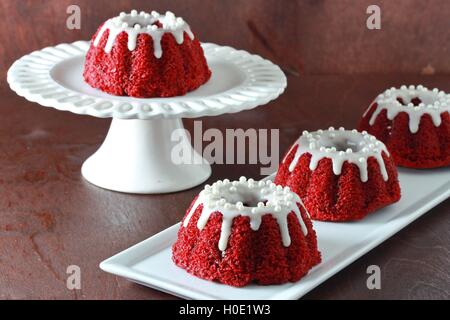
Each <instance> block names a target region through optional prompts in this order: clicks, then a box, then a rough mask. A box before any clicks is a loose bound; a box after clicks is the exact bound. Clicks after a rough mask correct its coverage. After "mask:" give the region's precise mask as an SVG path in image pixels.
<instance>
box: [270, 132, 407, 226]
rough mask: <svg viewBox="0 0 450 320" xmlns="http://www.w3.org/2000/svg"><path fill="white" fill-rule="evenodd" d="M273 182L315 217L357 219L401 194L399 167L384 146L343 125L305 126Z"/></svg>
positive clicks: (371, 137) (317, 218)
mask: <svg viewBox="0 0 450 320" xmlns="http://www.w3.org/2000/svg"><path fill="white" fill-rule="evenodd" d="M275 183H276V184H279V185H282V186H288V187H290V188H291V190H292V191H294V192H296V193H297V194H298V195H299V196H300V198H301V199H302V200H303V203H304V204H305V207H306V209H307V210H308V212H309V214H310V215H311V218H312V219H315V220H324V221H347V220H357V219H361V218H363V217H365V216H366V215H367V214H369V213H370V212H373V211H375V210H377V209H379V208H381V207H384V206H387V205H389V204H391V203H394V202H396V201H398V200H399V199H400V185H399V182H398V179H397V168H396V166H395V164H394V162H393V160H392V159H391V157H390V156H389V152H388V151H387V149H386V147H385V145H384V144H383V143H382V142H380V141H378V140H377V139H376V138H375V137H374V136H372V135H369V134H367V132H363V133H360V132H358V131H356V130H352V131H348V130H345V129H344V128H340V129H339V130H335V129H334V128H330V129H328V130H318V131H315V132H311V133H309V132H307V131H304V132H303V135H302V136H300V138H299V139H298V140H297V141H296V142H295V143H294V145H293V146H292V148H291V149H290V150H289V152H288V153H287V154H286V156H285V158H284V160H283V161H282V163H281V165H280V167H279V169H278V172H277V175H276V178H275Z"/></svg>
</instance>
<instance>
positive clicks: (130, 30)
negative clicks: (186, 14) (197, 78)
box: [94, 10, 194, 59]
mask: <svg viewBox="0 0 450 320" xmlns="http://www.w3.org/2000/svg"><path fill="white" fill-rule="evenodd" d="M155 23H160V24H161V27H160V28H158V26H157V25H155ZM106 30H109V35H108V40H107V42H106V45H105V48H104V50H105V52H106V53H109V52H111V50H112V48H113V45H114V42H115V40H116V37H117V36H118V35H119V34H120V33H121V32H126V33H127V35H128V50H130V51H133V50H134V49H136V42H137V37H138V35H140V34H143V33H146V34H148V35H149V36H150V37H151V38H152V39H153V53H154V55H155V57H156V58H158V59H159V58H161V57H162V54H163V50H162V48H161V39H162V37H163V35H164V34H165V33H171V34H172V35H173V37H174V38H175V40H176V42H177V43H178V44H182V43H183V41H184V33H185V32H186V33H187V35H188V36H189V38H191V39H192V40H193V39H194V34H193V33H192V31H191V28H190V27H189V25H188V24H187V23H186V22H185V21H184V20H183V18H179V17H178V18H177V17H176V16H175V15H174V14H173V13H172V12H170V11H167V12H166V14H164V15H161V14H159V13H158V12H156V11H152V13H151V14H149V13H146V12H144V11H141V12H140V13H139V14H138V13H137V11H136V10H132V11H131V12H130V13H129V14H127V13H125V12H121V13H120V15H119V16H118V17H115V18H111V19H109V20H107V21H106V22H105V23H104V24H103V26H102V28H101V29H100V31H99V32H98V34H97V37H96V38H95V39H94V46H98V44H99V42H100V39H101V38H102V36H103V34H104V33H105V32H106Z"/></svg>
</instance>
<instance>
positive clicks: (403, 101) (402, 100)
mask: <svg viewBox="0 0 450 320" xmlns="http://www.w3.org/2000/svg"><path fill="white" fill-rule="evenodd" d="M405 100H406V99H404V98H402V97H397V101H398V102H400V104H401V105H403V106H407V105H408V104H409V103H412V104H413V105H414V107H417V106H418V105H419V104H421V103H422V100H421V99H420V98H419V97H414V98H412V99H410V100H409V101H405Z"/></svg>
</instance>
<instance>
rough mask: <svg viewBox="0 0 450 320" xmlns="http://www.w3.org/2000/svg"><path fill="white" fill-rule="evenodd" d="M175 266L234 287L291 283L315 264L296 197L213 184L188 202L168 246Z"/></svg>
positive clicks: (262, 185) (312, 237)
mask: <svg viewBox="0 0 450 320" xmlns="http://www.w3.org/2000/svg"><path fill="white" fill-rule="evenodd" d="M172 253H173V255H172V259H173V261H174V262H175V264H176V265H178V266H179V267H181V268H183V269H186V270H187V271H188V272H189V273H191V274H193V275H195V276H197V277H200V278H203V279H207V280H212V281H217V282H221V283H224V284H227V285H232V286H236V287H242V286H245V285H247V284H249V283H251V282H255V283H257V284H263V285H270V284H281V283H285V282H294V281H298V280H299V279H300V278H302V277H303V276H304V275H305V274H307V273H308V271H309V270H310V269H311V268H312V267H313V266H314V265H316V264H318V263H319V262H320V259H321V258H320V253H319V251H318V249H317V238H316V233H315V231H314V230H313V227H312V223H311V220H310V219H309V217H308V213H307V212H306V210H305V209H304V207H303V205H302V202H301V200H300V198H299V197H298V196H297V195H296V194H295V193H293V192H291V191H290V190H289V188H282V187H281V186H275V184H274V183H273V182H271V181H267V182H264V181H260V182H255V181H253V179H248V180H247V179H246V178H245V177H241V179H240V180H239V181H233V182H230V181H229V180H227V179H226V180H223V181H217V182H216V183H214V184H213V185H212V186H208V185H207V186H205V188H204V190H202V191H201V192H200V194H199V195H198V196H197V198H196V199H195V200H194V201H193V202H192V204H191V206H190V207H189V209H188V211H187V212H186V215H185V217H184V219H183V221H182V224H181V227H180V230H179V231H178V239H177V241H176V242H175V244H174V245H173V248H172Z"/></svg>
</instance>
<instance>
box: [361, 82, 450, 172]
mask: <svg viewBox="0 0 450 320" xmlns="http://www.w3.org/2000/svg"><path fill="white" fill-rule="evenodd" d="M359 130H361V131H362V130H366V131H367V132H369V133H370V134H373V135H374V136H376V137H377V138H378V139H379V140H381V141H383V142H384V143H385V144H386V146H387V148H388V149H389V152H390V153H391V155H392V158H393V159H394V161H395V163H396V164H397V165H399V166H402V167H409V168H436V167H444V166H448V165H450V101H449V97H448V96H447V95H446V94H445V93H444V92H443V91H439V90H438V89H433V90H428V89H427V88H425V87H424V86H421V85H419V86H417V87H415V86H409V87H406V86H402V87H401V88H400V89H396V88H391V89H388V90H386V91H385V92H384V93H382V94H380V95H379V96H378V97H377V98H376V99H375V101H374V102H373V103H372V104H371V105H370V107H369V108H368V110H367V111H366V113H365V114H364V115H363V117H362V120H361V122H360V125H359Z"/></svg>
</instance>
